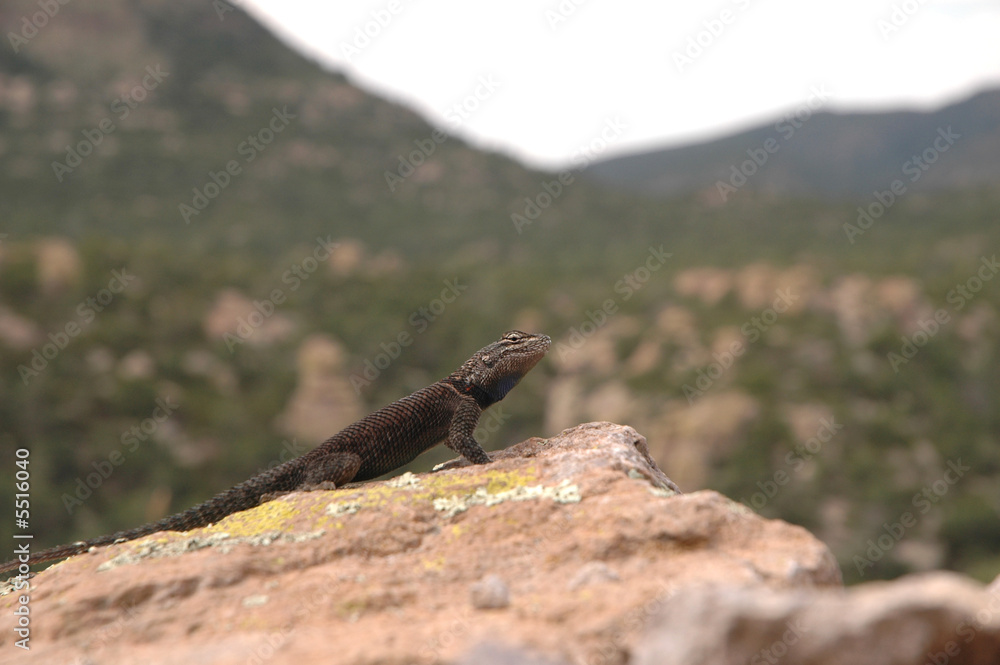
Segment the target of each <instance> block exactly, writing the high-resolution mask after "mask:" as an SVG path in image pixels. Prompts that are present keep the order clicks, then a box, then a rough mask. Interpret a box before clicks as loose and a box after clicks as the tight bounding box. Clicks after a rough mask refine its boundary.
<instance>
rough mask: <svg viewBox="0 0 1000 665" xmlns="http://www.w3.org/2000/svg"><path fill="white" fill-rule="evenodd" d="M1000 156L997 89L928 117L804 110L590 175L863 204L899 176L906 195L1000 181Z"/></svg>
mask: <svg viewBox="0 0 1000 665" xmlns="http://www.w3.org/2000/svg"><path fill="white" fill-rule="evenodd" d="M997 154H1000V90H990V91H986V92H981V93H979V94H977V95H975V96H973V97H971V98H969V99H966V100H964V101H961V102H959V103H957V104H952V105H950V106H946V107H944V108H941V109H938V110H936V111H931V112H927V113H920V112H913V111H899V112H893V113H833V112H828V111H817V112H812V111H810V110H809V108H808V107H807V106H805V105H804V106H802V107H801V108H799V109H797V110H795V111H793V112H791V113H789V114H786V115H785V116H783V117H781V118H777V119H775V121H774V122H772V123H768V124H765V125H761V126H759V127H754V128H753V129H749V130H746V131H743V132H740V133H737V134H733V135H732V136H727V137H724V138H720V139H716V140H713V141H707V142H704V143H698V144H694V145H688V146H683V147H680V148H670V149H664V150H652V151H648V152H643V153H639V154H635V155H628V156H625V157H616V158H613V159H608V160H604V161H601V162H598V163H595V164H593V165H592V166H591V168H590V169H589V170H588V176H589V177H591V178H593V179H594V180H595V181H597V182H601V183H604V184H607V185H614V186H619V187H625V188H630V189H633V190H638V191H641V192H644V193H648V194H652V195H656V196H677V195H681V194H687V193H691V192H696V191H702V192H704V191H707V192H709V193H712V194H715V195H720V196H721V197H722V198H723V199H724V200H725V199H728V198H729V196H731V195H733V194H734V193H735V192H734V190H735V191H739V190H743V189H748V190H754V191H757V192H762V193H766V194H773V195H779V196H795V197H810V196H821V197H834V198H850V199H856V198H869V197H871V196H872V194H873V192H874V191H876V190H880V191H883V190H886V189H888V188H889V187H890V185H891V184H892V182H893V181H894V180H896V179H899V180H901V181H902V182H903V183H904V185H905V186H906V188H907V190H917V189H921V190H924V191H929V190H942V189H952V190H958V189H967V188H975V187H983V186H992V185H997V184H1000V161H998V160H997V159H996V155H997ZM720 182H721V183H725V185H726V186H720V185H719V183H720ZM727 186H728V187H727ZM730 187H731V188H732V189H730Z"/></svg>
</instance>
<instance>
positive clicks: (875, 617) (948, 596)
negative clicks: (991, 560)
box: [633, 572, 1000, 665]
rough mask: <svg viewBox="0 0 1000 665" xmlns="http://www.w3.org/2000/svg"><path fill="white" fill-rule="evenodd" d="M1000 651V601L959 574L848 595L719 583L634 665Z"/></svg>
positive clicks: (830, 664) (817, 661) (679, 612)
mask: <svg viewBox="0 0 1000 665" xmlns="http://www.w3.org/2000/svg"><path fill="white" fill-rule="evenodd" d="M998 654H1000V595H997V594H989V593H987V592H986V591H984V590H983V588H982V586H981V585H978V584H976V583H973V582H972V581H970V580H968V579H966V578H963V577H962V576H960V575H956V574H953V573H944V572H938V573H926V574H921V575H913V576H910V577H905V578H902V579H900V580H898V581H895V582H873V583H870V584H864V585H861V586H858V587H854V588H852V589H850V590H848V591H846V592H840V591H831V590H819V589H809V590H797V591H776V590H774V589H767V588H762V587H753V588H733V587H727V586H721V585H719V586H713V587H708V588H700V589H699V588H687V589H683V590H680V591H678V592H677V593H676V594H674V595H673V596H672V597H671V598H670V600H669V601H668V602H666V603H665V604H664V606H663V609H662V611H661V612H659V613H658V614H657V615H656V616H655V617H654V618H653V619H652V620H651V621H650V623H649V626H648V627H647V633H646V635H645V636H643V638H642V639H641V640H640V641H639V644H638V646H637V648H636V650H635V658H634V661H633V663H634V665H654V664H655V665H671V664H672V663H677V664H678V665H681V664H684V665H697V664H698V663H711V664H712V665H728V664H732V665H736V664H739V665H744V664H745V663H777V662H782V663H796V664H797V665H869V664H870V665H923V664H924V663H938V664H940V665H943V664H944V663H948V665H986V664H987V663H996V662H997V660H998Z"/></svg>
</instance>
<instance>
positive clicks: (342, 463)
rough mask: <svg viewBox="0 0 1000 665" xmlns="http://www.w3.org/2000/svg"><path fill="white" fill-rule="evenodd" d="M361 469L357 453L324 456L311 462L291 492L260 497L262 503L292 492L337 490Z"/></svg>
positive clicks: (273, 493)
mask: <svg viewBox="0 0 1000 665" xmlns="http://www.w3.org/2000/svg"><path fill="white" fill-rule="evenodd" d="M300 459H301V458H300ZM359 468H361V457H359V456H358V455H357V454H356V453H345V452H335V453H329V454H327V455H323V456H321V457H319V458H317V459H315V460H310V461H309V463H308V466H307V467H306V469H305V470H304V471H303V472H302V474H301V475H300V476H299V478H298V479H297V482H296V483H295V485H294V486H293V487H292V488H291V489H290V490H285V491H280V492H268V493H266V494H264V495H262V496H261V497H260V502H261V503H266V502H268V501H274V500H275V499H277V498H278V497H282V496H285V495H286V494H291V493H292V492H310V491H313V490H333V489H337V488H338V487H340V486H342V485H345V484H347V483H349V482H351V479H353V478H354V476H356V475H357V474H358V469H359Z"/></svg>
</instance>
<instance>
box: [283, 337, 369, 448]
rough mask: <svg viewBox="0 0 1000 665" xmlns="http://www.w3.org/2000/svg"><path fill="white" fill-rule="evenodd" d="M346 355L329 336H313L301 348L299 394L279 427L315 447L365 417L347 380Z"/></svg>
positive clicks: (358, 398)
mask: <svg viewBox="0 0 1000 665" xmlns="http://www.w3.org/2000/svg"><path fill="white" fill-rule="evenodd" d="M345 360H346V352H345V351H344V347H343V345H341V343H340V342H338V341H337V340H335V339H334V338H332V337H330V336H328V335H322V334H316V335H310V336H309V337H307V338H306V339H305V340H303V342H302V344H301V345H300V346H299V351H298V355H297V358H296V367H297V368H298V380H297V383H296V386H295V391H294V392H293V393H292V395H291V397H290V398H289V400H288V404H287V405H286V406H285V410H284V411H283V412H282V413H281V415H280V416H278V421H277V425H278V428H279V429H280V430H281V431H283V432H285V433H287V434H289V435H290V436H293V437H299V438H301V439H303V441H305V442H307V443H308V445H309V446H310V447H311V446H312V445H314V444H315V443H318V442H320V441H323V440H325V439H326V438H327V437H329V436H330V435H331V434H332V433H334V432H339V431H340V430H342V429H344V428H345V427H347V426H348V425H350V424H351V423H353V422H354V421H356V420H359V419H360V418H362V417H363V416H364V415H365V413H364V405H363V404H362V403H361V398H360V397H358V392H357V391H356V390H355V389H354V388H353V387H352V385H351V382H350V380H348V379H347V378H345V376H346V375H347V372H346V371H345V368H344V365H345Z"/></svg>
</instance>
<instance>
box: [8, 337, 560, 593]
mask: <svg viewBox="0 0 1000 665" xmlns="http://www.w3.org/2000/svg"><path fill="white" fill-rule="evenodd" d="M551 343H552V341H551V340H550V339H549V338H548V337H547V336H545V335H531V334H528V333H523V332H519V331H516V330H512V331H510V332H507V333H505V334H504V336H503V337H501V338H500V339H499V340H497V341H496V342H493V343H492V344H490V345H489V346H486V347H484V348H482V349H480V350H479V351H477V352H476V353H475V354H474V355H473V356H472V357H471V358H469V360H468V361H466V363H465V364H464V365H462V366H461V367H459V368H458V369H457V370H456V371H454V372H452V373H451V374H450V375H448V376H447V377H445V378H443V379H441V380H440V381H438V382H437V383H433V384H431V385H429V386H427V387H426V388H421V389H420V390H418V391H417V392H415V393H413V394H412V395H410V396H408V397H404V398H403V399H401V400H399V401H397V402H393V403H392V404H390V405H388V406H386V407H383V408H381V409H379V410H378V411H376V412H374V413H372V414H371V415H368V416H366V417H365V418H362V419H361V420H359V421H358V422H356V423H354V424H353V425H349V426H348V427H346V428H345V429H344V430H343V431H341V432H339V433H338V434H335V435H333V436H332V437H330V438H329V439H327V440H326V441H324V442H323V443H321V444H320V445H319V446H317V447H316V448H315V449H313V450H312V451H310V452H308V453H306V454H305V455H302V456H301V457H297V458H295V459H293V460H289V461H287V462H285V463H284V464H280V465H279V466H276V467H274V468H271V469H268V470H267V471H264V472H263V473H261V474H258V475H256V476H254V477H253V478H250V479H249V480H245V481H243V482H242V483H240V484H239V485H236V486H235V487H232V488H230V489H228V490H226V491H225V492H222V493H220V494H217V495H215V496H214V497H212V498H211V499H209V500H208V501H205V502H204V503H200V504H198V505H197V506H194V507H193V508H189V509H188V510H185V511H184V512H182V513H177V514H176V515H171V516H170V517H165V518H164V519H162V520H160V521H158V522H151V523H149V524H145V525H143V526H140V527H136V528H134V529H129V530H126V531H118V532H117V533H112V534H109V535H106V536H101V537H99V538H93V539H91V540H85V541H80V542H76V543H70V544H68V545H61V546H59V547H53V548H51V549H47V550H43V551H41V552H33V553H31V554H30V556H29V558H28V561H26V562H22V561H20V560H13V561H7V562H6V563H4V564H3V565H2V566H0V573H6V572H8V571H11V570H14V569H15V568H17V567H18V566H20V565H24V564H27V565H32V564H36V563H43V562H45V561H54V560H56V559H63V558H65V557H68V556H72V555H74V554H80V553H81V552H86V551H87V550H89V549H90V548H91V547H99V546H102V545H109V544H111V543H115V542H122V541H127V540H134V539H136V538H141V537H142V536H146V535H149V534H151V533H156V532H157V531H189V530H191V529H195V528H198V527H202V526H206V525H208V524H212V523H214V522H218V521H219V520H220V519H222V518H223V517H225V516H226V515H230V514H232V513H235V512H239V511H241V510H246V509H248V508H253V507H254V506H257V505H259V504H260V503H261V502H262V499H263V500H264V501H266V500H268V498H269V497H268V495H274V494H280V493H283V492H292V491H296V490H308V489H312V488H314V487H315V486H317V485H320V484H322V486H323V487H339V486H341V485H343V484H345V483H349V482H354V481H361V480H370V479H372V478H376V477H378V476H381V475H382V474H384V473H388V472H390V471H392V470H394V469H398V468H399V467H401V466H403V465H405V464H407V463H409V462H411V461H412V460H413V459H414V458H416V457H417V455H419V454H420V453H422V452H425V451H427V450H430V449H431V448H433V447H434V446H436V445H437V444H438V443H442V442H443V443H444V444H445V445H446V446H448V447H449V448H451V449H452V450H454V451H455V452H457V453H460V454H461V455H462V456H463V457H465V458H466V459H467V460H469V462H472V463H473V464H487V463H489V461H490V458H489V456H488V455H487V454H486V452H485V451H484V450H483V449H482V447H481V446H480V445H479V444H478V443H476V440H475V439H474V438H472V434H473V432H474V431H475V429H476V424H477V423H478V422H479V416H480V415H481V414H482V412H483V410H484V409H486V408H487V407H489V406H490V405H491V404H495V403H496V402H499V401H500V400H502V399H503V398H504V396H506V395H507V393H508V392H510V390H511V388H513V387H514V386H515V385H517V382H518V381H520V380H521V378H522V377H523V376H524V375H525V374H527V373H528V371H529V370H531V368H532V367H534V366H535V365H536V364H537V363H538V361H539V360H541V359H542V357H543V356H544V355H545V353H546V352H547V351H548V349H549V345H550V344H551ZM22 572H23V569H22Z"/></svg>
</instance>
